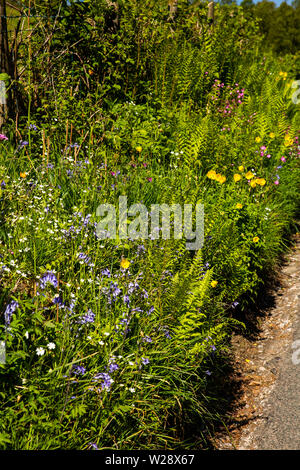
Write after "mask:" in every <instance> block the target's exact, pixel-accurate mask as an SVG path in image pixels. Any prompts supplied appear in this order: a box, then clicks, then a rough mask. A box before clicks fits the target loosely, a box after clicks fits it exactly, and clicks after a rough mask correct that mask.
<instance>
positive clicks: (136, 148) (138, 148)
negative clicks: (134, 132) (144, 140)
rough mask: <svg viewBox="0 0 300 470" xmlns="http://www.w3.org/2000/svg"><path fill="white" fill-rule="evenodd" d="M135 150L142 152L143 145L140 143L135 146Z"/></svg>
mask: <svg viewBox="0 0 300 470" xmlns="http://www.w3.org/2000/svg"><path fill="white" fill-rule="evenodd" d="M135 150H136V151H137V152H139V153H141V151H142V150H143V149H142V147H141V146H140V145H138V146H137V147H135Z"/></svg>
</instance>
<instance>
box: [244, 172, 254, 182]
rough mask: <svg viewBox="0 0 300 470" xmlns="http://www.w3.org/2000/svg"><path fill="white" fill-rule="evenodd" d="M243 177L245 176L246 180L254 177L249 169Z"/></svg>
mask: <svg viewBox="0 0 300 470" xmlns="http://www.w3.org/2000/svg"><path fill="white" fill-rule="evenodd" d="M245 177H246V178H247V180H251V179H252V178H254V174H253V173H252V172H251V171H248V172H247V173H246V174H245Z"/></svg>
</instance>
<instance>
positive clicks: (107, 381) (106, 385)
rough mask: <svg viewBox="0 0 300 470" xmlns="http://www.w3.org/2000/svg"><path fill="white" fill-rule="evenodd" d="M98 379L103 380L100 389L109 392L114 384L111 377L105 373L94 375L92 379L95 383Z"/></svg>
mask: <svg viewBox="0 0 300 470" xmlns="http://www.w3.org/2000/svg"><path fill="white" fill-rule="evenodd" d="M100 379H102V380H103V382H102V383H101V389H102V390H107V391H109V390H110V388H111V386H112V384H113V382H114V381H113V379H112V378H111V376H110V375H109V374H107V373H106V372H100V373H99V374H96V375H95V377H94V378H93V380H94V381H97V380H100Z"/></svg>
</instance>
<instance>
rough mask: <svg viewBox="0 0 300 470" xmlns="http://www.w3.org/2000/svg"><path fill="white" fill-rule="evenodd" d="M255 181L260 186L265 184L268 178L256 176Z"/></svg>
mask: <svg viewBox="0 0 300 470" xmlns="http://www.w3.org/2000/svg"><path fill="white" fill-rule="evenodd" d="M255 182H256V184H259V185H260V186H264V185H265V184H266V180H265V179H264V178H256V180H255Z"/></svg>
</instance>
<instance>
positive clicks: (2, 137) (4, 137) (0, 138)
mask: <svg viewBox="0 0 300 470" xmlns="http://www.w3.org/2000/svg"><path fill="white" fill-rule="evenodd" d="M0 140H8V137H6V135H4V134H0Z"/></svg>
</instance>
